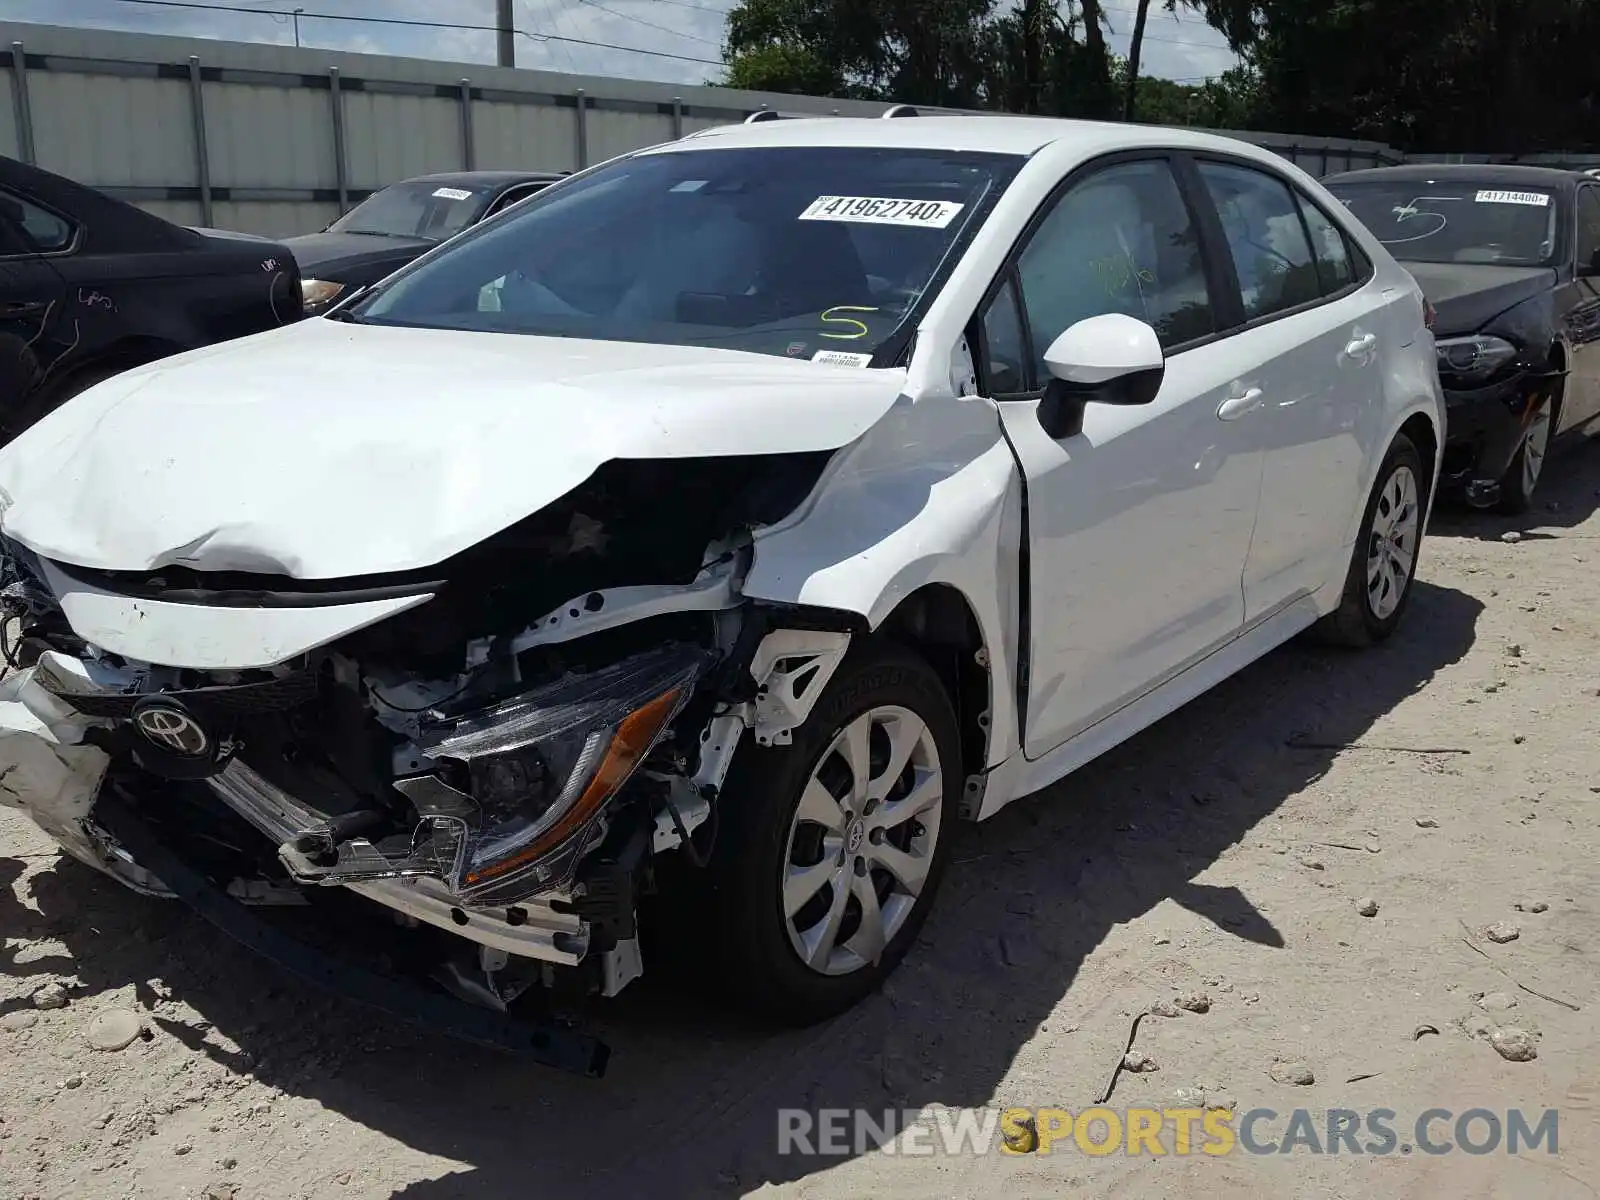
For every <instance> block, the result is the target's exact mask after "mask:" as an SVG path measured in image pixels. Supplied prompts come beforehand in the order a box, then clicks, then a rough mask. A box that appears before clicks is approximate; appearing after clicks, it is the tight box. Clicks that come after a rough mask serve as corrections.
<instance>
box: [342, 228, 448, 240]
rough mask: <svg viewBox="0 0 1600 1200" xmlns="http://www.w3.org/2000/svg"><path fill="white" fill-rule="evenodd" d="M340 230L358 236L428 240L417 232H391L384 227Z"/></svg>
mask: <svg viewBox="0 0 1600 1200" xmlns="http://www.w3.org/2000/svg"><path fill="white" fill-rule="evenodd" d="M338 232H339V233H353V234H355V235H356V236H357V237H381V238H399V239H400V240H402V241H407V242H423V241H427V239H426V238H424V237H422V236H421V235H420V234H415V233H389V232H387V231H385V230H382V229H341V230H338Z"/></svg>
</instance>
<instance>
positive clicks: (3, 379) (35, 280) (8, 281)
mask: <svg viewBox="0 0 1600 1200" xmlns="http://www.w3.org/2000/svg"><path fill="white" fill-rule="evenodd" d="M75 236H76V231H75V230H74V228H73V226H72V223H71V222H70V221H67V220H66V219H65V218H62V217H58V216H57V215H56V214H54V213H52V212H49V211H47V210H45V209H43V208H40V207H39V206H38V205H37V204H34V203H32V202H31V201H28V200H25V199H23V198H22V197H21V196H18V195H15V194H13V193H10V192H7V191H4V190H0V425H3V424H5V423H6V422H7V420H8V419H9V417H10V416H11V413H12V411H13V410H14V409H15V407H16V406H17V405H19V404H21V403H22V402H23V401H24V399H25V398H26V397H27V396H28V395H29V393H31V392H32V391H33V389H34V388H35V387H36V386H37V385H38V384H39V382H40V380H41V379H42V378H43V377H44V375H45V374H46V373H47V372H48V371H49V369H50V368H51V366H52V365H53V364H54V362H55V360H56V358H57V357H58V356H59V355H60V353H61V352H62V349H63V347H62V345H61V343H60V339H59V337H58V336H57V334H58V333H59V331H60V330H61V328H62V310H63V308H64V306H65V299H66V285H65V283H63V281H62V279H61V276H60V274H58V273H57V271H56V269H55V268H54V267H53V266H52V265H51V264H50V260H49V257H48V255H49V254H50V253H61V252H64V251H67V250H70V249H71V247H72V243H73V240H74V238H75Z"/></svg>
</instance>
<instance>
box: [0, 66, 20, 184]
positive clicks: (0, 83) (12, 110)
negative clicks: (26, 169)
mask: <svg viewBox="0 0 1600 1200" xmlns="http://www.w3.org/2000/svg"><path fill="white" fill-rule="evenodd" d="M0 54H5V51H4V48H3V47H0ZM16 91H17V74H16V72H15V71H14V70H12V68H11V60H10V58H9V56H6V57H0V154H4V155H5V156H6V157H7V158H16V157H17V156H18V154H20V153H21V147H19V146H18V145H17V103H16Z"/></svg>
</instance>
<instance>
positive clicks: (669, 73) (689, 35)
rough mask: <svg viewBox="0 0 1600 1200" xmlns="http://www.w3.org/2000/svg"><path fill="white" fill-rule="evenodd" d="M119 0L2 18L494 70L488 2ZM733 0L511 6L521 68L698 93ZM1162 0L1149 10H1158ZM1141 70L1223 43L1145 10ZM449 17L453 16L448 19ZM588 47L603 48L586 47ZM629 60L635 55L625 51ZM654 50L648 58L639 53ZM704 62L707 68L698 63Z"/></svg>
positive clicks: (1122, 41)
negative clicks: (295, 13) (176, 0)
mask: <svg viewBox="0 0 1600 1200" xmlns="http://www.w3.org/2000/svg"><path fill="white" fill-rule="evenodd" d="M205 2H206V0H193V3H194V4H196V5H197V7H194V8H179V7H172V8H169V7H161V6H157V5H147V4H137V3H129V2H127V0H8V2H7V4H6V12H5V14H4V15H5V16H6V17H7V18H9V19H12V20H19V21H35V22H40V23H44V24H51V25H80V26H90V27H95V28H101V29H121V30H130V31H134V32H144V33H165V34H176V35H183V36H189V37H212V38H224V39H228V40H235V41H248V42H268V43H277V44H280V45H292V44H293V43H294V36H295V22H294V18H293V17H292V16H291V15H290V12H291V10H292V9H295V8H301V9H304V10H306V13H305V14H304V15H302V16H301V17H300V18H299V32H300V39H301V42H302V44H304V45H307V46H318V47H322V48H325V49H330V50H351V51H358V52H366V53H375V54H395V55H402V56H407V57H418V58H430V59H437V60H445V61H456V62H493V61H494V57H495V35H494V34H493V32H491V31H490V28H491V27H492V26H493V24H494V10H495V4H494V0H451V2H450V3H449V4H448V5H444V4H440V3H438V2H437V0H215V2H217V3H227V4H229V5H230V6H231V7H235V8H250V9H259V10H260V11H259V12H233V11H213V12H206V11H204V10H203V9H202V8H201V7H198V6H200V5H203V4H205ZM736 2H737V0H516V5H515V19H516V23H517V28H518V30H519V31H520V32H519V35H518V37H517V39H516V50H517V64H518V65H519V66H524V67H539V68H543V69H545V70H554V71H571V72H576V73H580V74H586V75H615V76H621V77H623V78H631V79H657V80H662V81H664V82H671V83H703V82H705V81H706V80H707V79H711V78H716V77H717V76H718V75H719V73H720V72H719V67H718V64H719V63H720V61H721V57H722V41H723V34H724V28H725V24H726V14H727V11H728V10H729V9H731V8H732V7H733V6H734V4H735V3H736ZM1159 2H1160V0H1157V5H1159ZM1152 7H1153V9H1154V11H1152V12H1151V14H1150V18H1149V23H1148V27H1147V29H1146V34H1145V44H1144V51H1143V62H1142V64H1141V65H1142V70H1143V72H1144V73H1147V74H1151V75H1164V76H1166V77H1168V78H1174V79H1181V80H1184V81H1192V80H1196V79H1200V78H1203V77H1206V76H1210V75H1216V74H1219V73H1220V72H1222V71H1224V70H1226V69H1227V68H1228V67H1230V66H1232V65H1234V62H1235V59H1234V56H1233V54H1232V53H1231V52H1230V51H1229V50H1228V47H1227V43H1226V42H1225V41H1224V40H1223V38H1222V36H1221V35H1220V34H1218V33H1217V32H1216V31H1215V30H1213V29H1212V28H1211V27H1210V26H1208V25H1207V24H1206V23H1205V22H1204V21H1203V20H1201V19H1200V18H1199V17H1198V16H1196V15H1194V14H1186V15H1181V16H1180V15H1173V14H1169V13H1167V12H1165V11H1163V10H1161V9H1159V8H1158V7H1156V6H1155V5H1153V6H1152ZM1133 8H1134V0H1109V3H1108V4H1107V17H1108V18H1109V20H1110V22H1111V32H1110V34H1109V39H1108V40H1109V41H1110V44H1111V46H1112V48H1113V49H1114V50H1116V51H1117V52H1119V53H1126V52H1127V48H1128V35H1129V34H1130V33H1131V31H1132V29H1133ZM313 13H317V14H328V16H333V17H362V18H376V17H385V18H395V19H398V20H399V21H406V20H411V21H431V22H448V21H459V22H460V23H461V24H463V25H477V26H483V27H485V28H482V29H440V28H428V27H418V26H406V25H404V24H394V23H388V22H384V23H378V22H374V21H370V20H367V21H343V20H330V19H327V17H318V16H313V15H310V14H313ZM445 13H450V14H457V15H450V16H446V15H444V14H445ZM592 43H605V44H604V45H594V44H592ZM630 50H631V51H632V52H630ZM638 51H650V52H653V53H638ZM694 60H704V61H694Z"/></svg>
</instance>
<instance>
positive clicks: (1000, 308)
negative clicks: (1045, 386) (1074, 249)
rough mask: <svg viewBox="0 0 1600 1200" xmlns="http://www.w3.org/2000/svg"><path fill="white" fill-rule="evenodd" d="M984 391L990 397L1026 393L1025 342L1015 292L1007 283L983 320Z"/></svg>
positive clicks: (1026, 361) (1009, 281)
mask: <svg viewBox="0 0 1600 1200" xmlns="http://www.w3.org/2000/svg"><path fill="white" fill-rule="evenodd" d="M983 359H984V363H985V367H986V374H985V377H984V388H985V391H986V392H987V394H988V395H990V396H1008V395H1015V394H1016V393H1018V392H1025V391H1027V390H1028V351H1027V342H1026V341H1025V340H1024V338H1023V336H1022V317H1021V315H1020V314H1019V313H1018V312H1017V290H1016V288H1015V287H1014V286H1013V285H1012V282H1011V280H1009V279H1008V280H1006V282H1005V284H1004V286H1002V287H1001V289H1000V291H999V292H998V293H996V295H995V298H994V299H993V300H992V301H991V302H990V304H989V309H988V311H987V312H986V313H985V314H984V317H983Z"/></svg>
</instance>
